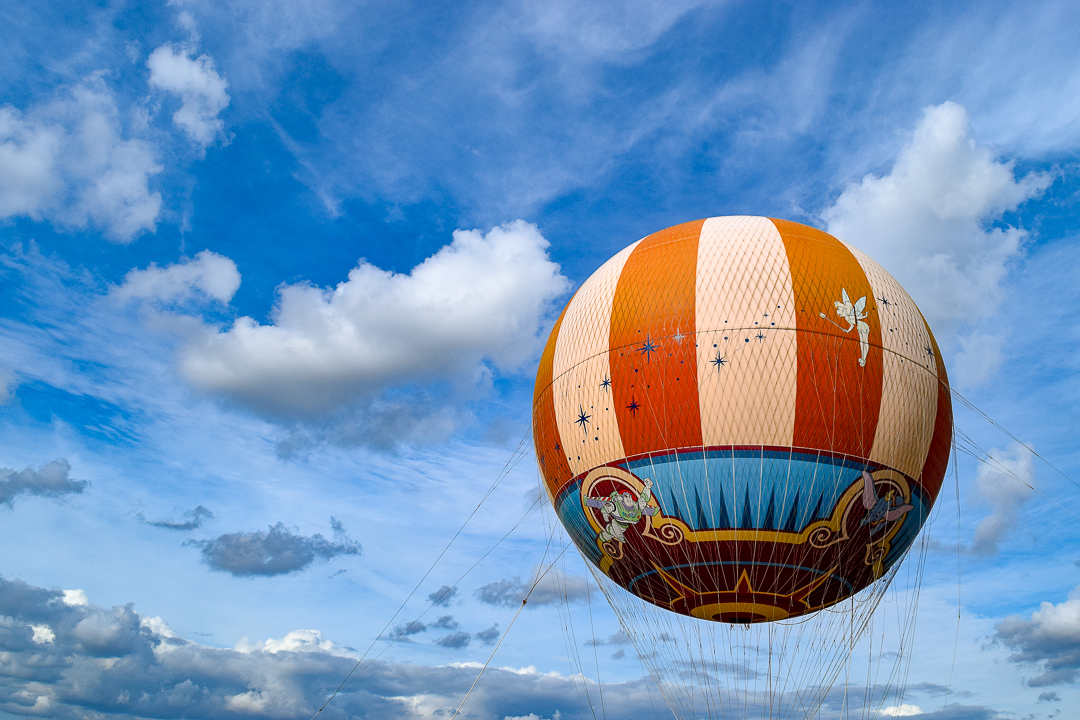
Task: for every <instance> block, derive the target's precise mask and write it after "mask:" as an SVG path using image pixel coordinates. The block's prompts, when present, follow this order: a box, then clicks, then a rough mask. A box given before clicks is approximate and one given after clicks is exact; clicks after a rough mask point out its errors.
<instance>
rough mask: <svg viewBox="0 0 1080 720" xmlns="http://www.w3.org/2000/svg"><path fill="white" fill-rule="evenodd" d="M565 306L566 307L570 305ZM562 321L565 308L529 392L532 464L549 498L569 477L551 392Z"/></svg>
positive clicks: (556, 323) (548, 342)
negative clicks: (531, 418)
mask: <svg viewBox="0 0 1080 720" xmlns="http://www.w3.org/2000/svg"><path fill="white" fill-rule="evenodd" d="M572 299H573V298H571V300H572ZM566 305H567V307H569V306H570V303H569V302H568V303H567V304H566ZM564 317H566V308H563V311H562V312H561V313H560V314H559V319H558V320H556V321H555V327H553V328H552V329H551V335H549V336H548V341H547V345H546V346H545V347H544V353H543V354H542V355H541V356H540V367H539V368H537V370H536V386H535V387H534V388H533V444H534V446H535V449H536V461H537V463H538V464H539V465H540V472H541V473H542V474H543V476H544V482H545V483H546V484H547V488H548V492H549V493H551V497H553V498H554V497H555V495H556V494H557V493H558V492H559V489H560V488H562V486H563V485H565V484H566V483H568V482H569V481H570V478H571V477H572V474H571V472H570V464H569V463H568V462H567V461H566V454H565V452H564V451H563V447H562V439H561V438H560V437H559V427H558V425H557V424H556V422H555V396H554V395H553V394H552V392H551V382H552V379H553V378H552V376H551V373H552V367H553V365H554V360H555V343H556V342H557V341H558V339H559V328H561V327H562V321H563V318H564Z"/></svg>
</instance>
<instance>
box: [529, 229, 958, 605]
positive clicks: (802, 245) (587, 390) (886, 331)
mask: <svg viewBox="0 0 1080 720" xmlns="http://www.w3.org/2000/svg"><path fill="white" fill-rule="evenodd" d="M533 433H534V442H535V446H536V455H537V459H538V461H539V465H540V469H541V473H542V475H543V478H544V481H545V484H546V486H547V489H548V492H549V493H550V496H551V498H552V501H553V504H554V507H555V509H556V511H557V513H558V515H559V517H560V519H561V521H562V522H563V524H564V525H565V527H566V528H567V530H568V531H569V533H570V535H571V537H572V538H573V540H574V542H575V544H576V545H577V546H578V548H579V549H580V550H581V552H582V553H583V554H584V556H585V557H586V558H587V559H588V560H589V561H590V562H592V563H593V564H594V565H595V566H596V567H597V568H599V569H600V570H601V571H602V572H603V573H604V574H605V575H607V577H609V578H610V579H611V580H613V581H614V582H615V583H617V584H618V585H620V586H621V587H623V588H625V589H626V590H628V591H630V592H631V593H633V594H634V595H636V596H638V597H640V598H641V599H643V600H646V601H648V602H650V603H653V604H655V605H657V606H659V607H662V608H665V609H668V610H672V611H674V612H677V613H681V614H684V615H690V616H694V617H698V618H703V619H708V620H718V621H725V622H737V623H754V622H764V621H774V620H782V619H785V618H793V617H797V616H800V615H805V614H807V613H811V612H815V611H817V610H819V609H822V608H825V607H829V606H831V605H834V604H836V603H838V602H840V601H842V600H844V599H845V598H848V597H851V596H852V595H854V594H855V593H858V592H859V591H860V590H862V589H863V588H865V587H867V586H868V585H869V584H871V583H873V582H874V581H875V580H877V579H878V578H881V577H882V576H883V575H884V574H885V573H886V572H887V571H888V570H889V568H890V567H891V566H893V565H894V564H895V563H897V562H898V561H899V560H900V559H901V558H902V557H903V556H904V553H905V552H906V551H907V549H908V548H909V547H910V545H911V543H912V542H913V541H914V539H915V537H916V535H917V534H918V531H919V528H920V527H921V526H922V524H923V522H924V521H925V520H926V517H927V515H928V514H929V512H930V509H931V507H932V505H933V503H934V499H935V497H936V496H937V494H938V491H939V489H940V487H941V482H942V478H943V476H944V473H945V470H946V465H947V463H948V457H949V449H950V442H951V434H952V406H951V401H950V395H949V390H948V380H947V377H946V374H945V367H944V365H943V363H942V361H941V358H940V354H939V352H938V349H937V344H936V342H935V341H934V337H933V334H932V333H931V331H930V328H929V327H928V325H927V324H926V321H925V320H924V319H923V317H922V315H921V313H920V312H919V310H918V308H917V307H916V306H915V304H914V302H913V301H912V300H911V298H910V297H909V296H908V295H907V293H906V292H904V290H903V288H901V287H900V285H899V284H898V283H897V282H896V280H894V279H893V278H892V277H891V276H890V275H889V274H888V273H887V272H885V271H884V270H883V269H882V268H881V267H880V266H879V265H877V264H876V263H875V262H874V261H873V260H871V259H870V258H868V257H867V256H866V255H864V254H863V253H861V252H860V251H858V250H857V249H855V248H853V247H851V246H849V245H847V244H845V243H844V242H842V241H840V240H838V239H836V238H834V237H832V236H831V235H828V234H827V233H824V232H822V231H820V230H816V229H814V228H811V227H808V226H805V225H800V224H798V223H793V222H788V221H784V220H774V219H769V218H762V217H745V216H737V217H716V218H709V219H706V220H698V221H695V222H690V223H685V224H682V225H677V226H674V227H671V228H668V229H666V230H662V231H660V232H657V233H654V234H653V235H650V236H648V237H646V238H644V239H642V240H640V241H638V242H636V243H634V244H633V245H630V246H629V247H627V248H625V249H624V250H622V251H621V252H620V253H618V254H617V255H615V257H613V258H611V260H609V261H608V262H607V263H605V264H604V265H603V266H602V267H601V268H600V269H599V270H597V271H596V272H595V273H594V274H593V275H592V276H591V277H590V278H589V279H588V280H587V281H586V282H585V283H584V284H583V285H582V286H581V288H580V289H579V290H578V291H577V293H576V294H575V295H574V297H573V298H572V299H571V300H570V302H569V303H568V304H567V306H566V308H565V309H564V310H563V312H562V315H561V316H560V317H559V319H558V321H557V323H556V324H555V327H554V329H553V330H552V332H551V336H550V338H549V340H548V343H547V346H546V348H545V350H544V354H543V356H542V359H541V363H540V368H539V371H538V374H537V379H536V388H535V394H534V404H533Z"/></svg>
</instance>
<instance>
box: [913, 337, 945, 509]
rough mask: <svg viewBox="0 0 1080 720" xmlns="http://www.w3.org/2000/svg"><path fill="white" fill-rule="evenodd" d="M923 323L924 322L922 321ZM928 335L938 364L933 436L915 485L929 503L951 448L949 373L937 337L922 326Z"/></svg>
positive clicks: (943, 474)
mask: <svg viewBox="0 0 1080 720" xmlns="http://www.w3.org/2000/svg"><path fill="white" fill-rule="evenodd" d="M924 322H925V321H924ZM926 332H927V334H929V335H930V345H931V347H933V348H934V358H935V361H936V362H937V367H938V392H937V413H936V416H935V418H934V437H933V438H932V439H931V440H930V450H929V452H927V453H926V462H925V463H924V464H923V469H922V476H921V477H919V478H918V480H919V484H920V485H922V486H923V488H925V489H926V490H927V491H929V493H930V499H931V502H933V500H934V499H936V498H937V494H938V491H939V490H940V489H941V481H942V480H944V479H945V471H946V470H948V469H949V452H950V450H951V449H952V395H951V393H950V392H949V376H948V374H947V373H946V372H945V362H944V361H943V360H942V359H941V351H940V350H938V344H937V340H935V339H934V334H933V333H932V332H930V326H929V325H928V326H927V327H926Z"/></svg>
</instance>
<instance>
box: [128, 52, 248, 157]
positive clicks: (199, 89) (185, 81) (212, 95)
mask: <svg viewBox="0 0 1080 720" xmlns="http://www.w3.org/2000/svg"><path fill="white" fill-rule="evenodd" d="M146 66H147V67H148V68H150V85H151V87H155V88H158V89H160V90H164V91H166V92H170V93H172V94H174V95H176V96H177V97H178V98H180V103H181V104H180V109H179V110H177V111H176V112H175V113H173V123H175V124H176V126H177V127H178V128H180V129H181V130H182V131H183V132H184V134H186V135H187V136H188V138H189V139H190V140H191V141H192V142H193V143H195V144H197V145H199V146H201V147H204V148H205V147H206V146H207V145H209V144H211V143H212V142H214V140H215V139H217V138H218V137H220V136H222V135H223V133H224V131H225V123H224V121H223V120H222V119H221V118H219V117H218V114H219V113H220V112H221V111H222V110H224V109H225V108H227V107H228V106H229V93H228V92H226V90H227V89H228V87H229V84H228V83H227V82H226V81H225V78H223V77H222V76H221V75H219V74H218V72H217V70H216V69H215V67H214V60H213V58H211V57H210V56H209V55H200V56H199V57H197V58H193V57H192V51H191V50H190V49H188V48H185V47H176V46H173V45H169V44H165V45H162V46H161V47H159V48H158V49H156V50H154V52H152V53H150V57H149V59H148V60H147V61H146Z"/></svg>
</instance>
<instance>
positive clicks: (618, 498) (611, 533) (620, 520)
mask: <svg viewBox="0 0 1080 720" xmlns="http://www.w3.org/2000/svg"><path fill="white" fill-rule="evenodd" d="M644 485H645V489H644V490H642V491H641V494H640V495H638V498H637V500H635V499H634V496H633V495H631V494H630V493H629V492H628V491H623V492H622V493H620V492H618V491H617V490H613V491H612V492H611V495H609V496H608V497H606V498H585V504H586V505H587V506H589V507H592V508H597V509H599V510H600V515H601V517H603V519H604V522H605V523H607V526H606V527H605V528H604V529H603V530H601V531H600V542H601V543H606V542H609V541H611V540H618V541H619V542H620V543H623V542H626V537H625V535H624V534H625V533H626V530H627V528H629V527H630V526H631V525H636V524H637V523H638V521H639V520H641V518H642V516H644V515H656V514H658V513H659V512H660V509H659V508H655V507H649V501H650V500H651V499H652V485H653V481H652V478H645V481H644Z"/></svg>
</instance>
